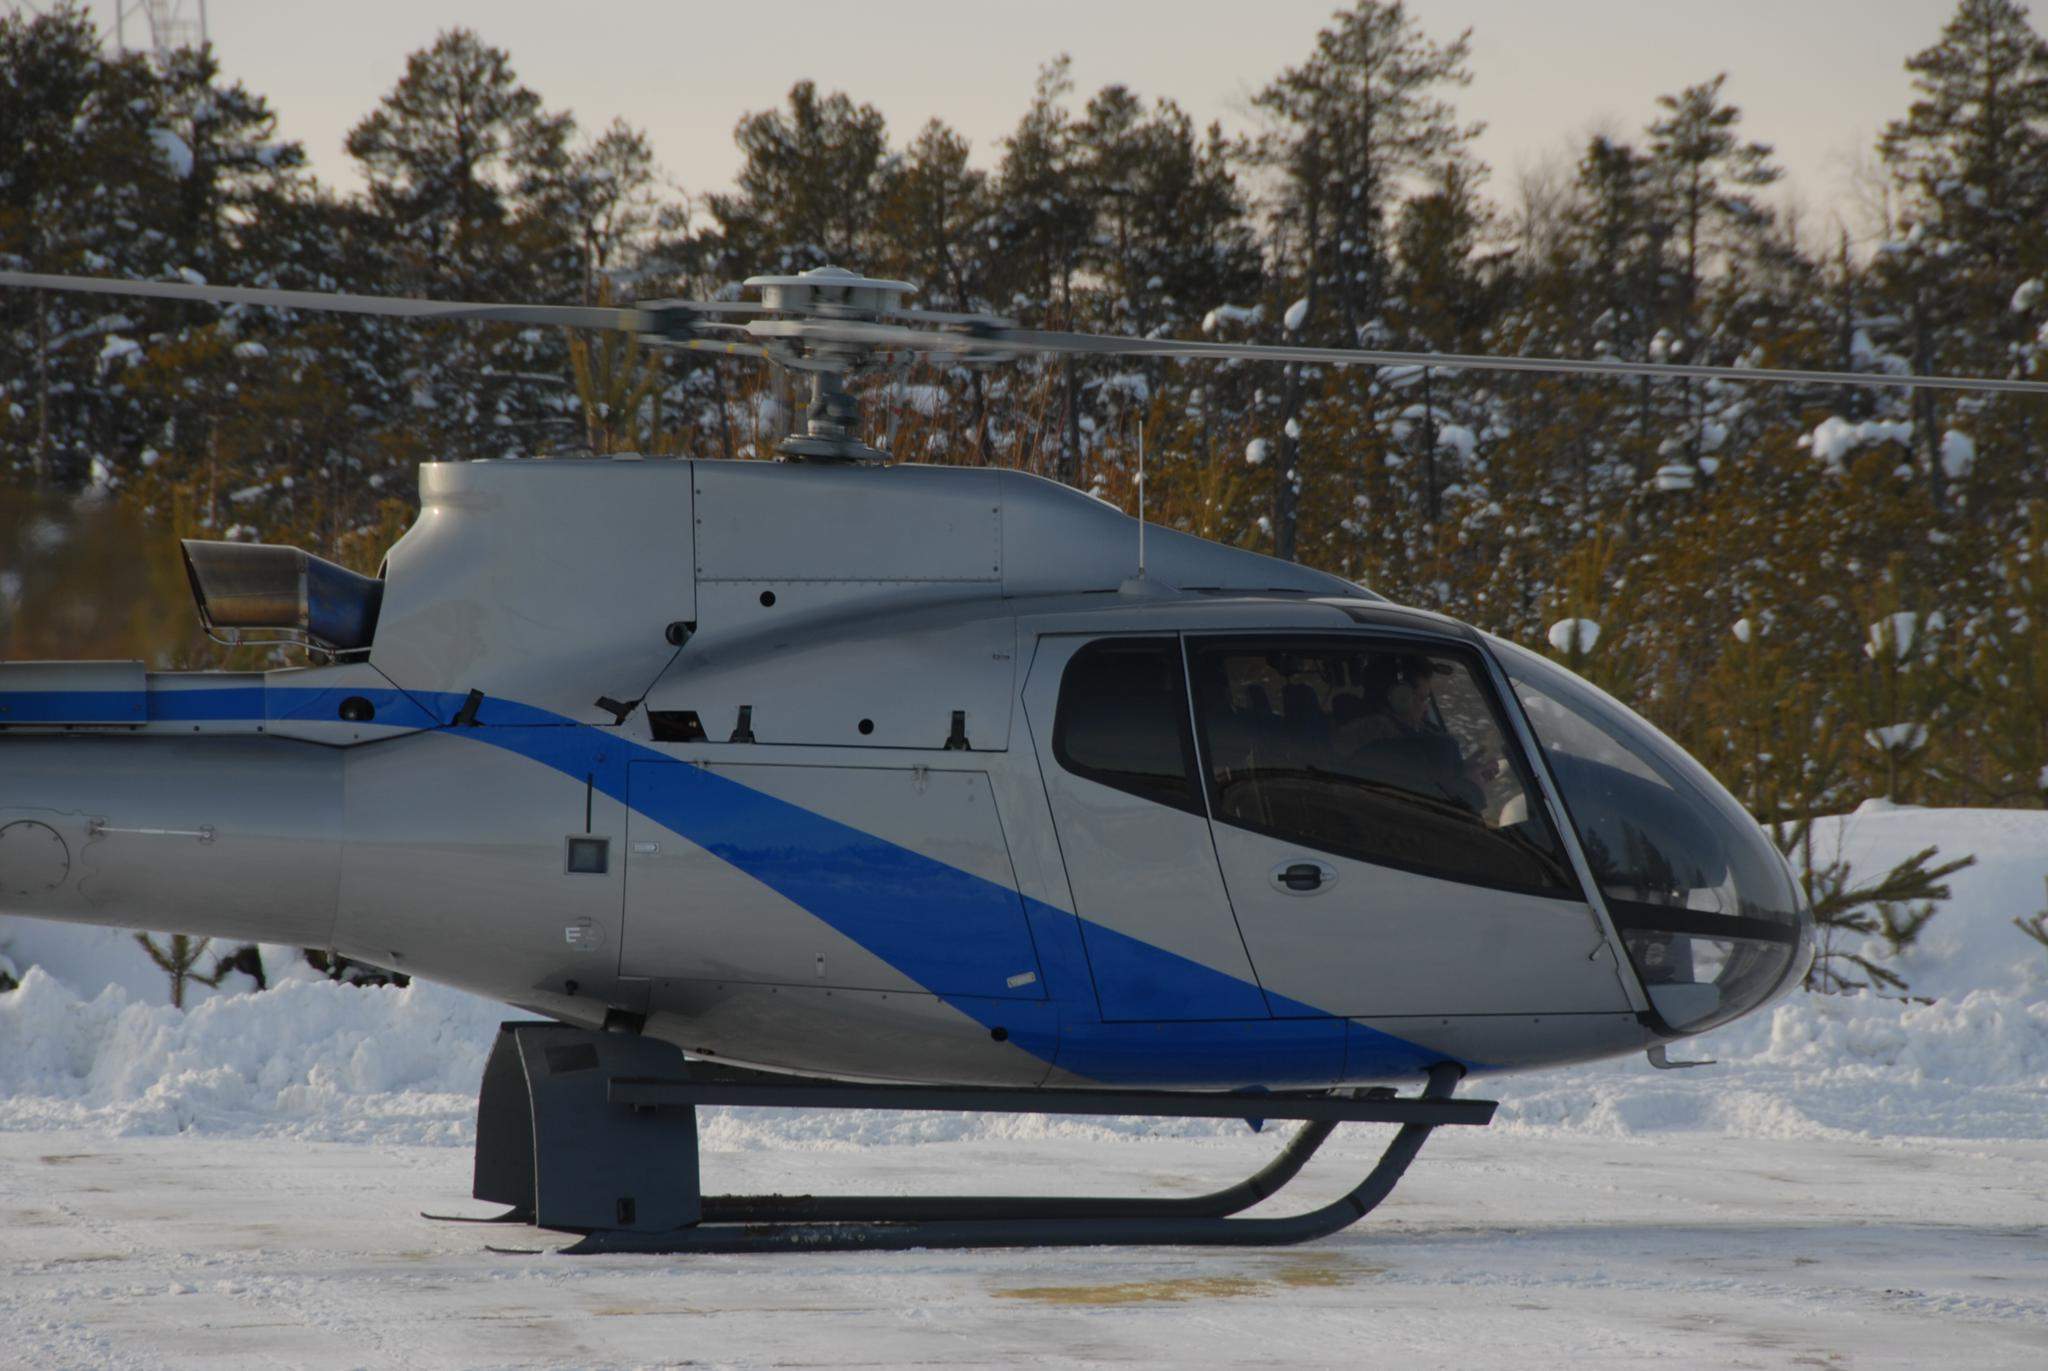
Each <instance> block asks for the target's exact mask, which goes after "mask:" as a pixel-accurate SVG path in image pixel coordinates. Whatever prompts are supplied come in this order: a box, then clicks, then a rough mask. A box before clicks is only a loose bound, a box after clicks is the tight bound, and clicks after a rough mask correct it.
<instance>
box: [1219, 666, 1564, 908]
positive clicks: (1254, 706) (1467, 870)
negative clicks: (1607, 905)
mask: <svg viewBox="0 0 2048 1371" xmlns="http://www.w3.org/2000/svg"><path fill="white" fill-rule="evenodd" d="M1188 646H1189V663H1190V670H1191V671H1192V674H1193V678H1194V686H1195V709H1196V715H1197V717H1198V719H1199V721H1200V741H1201V752H1202V759H1203V762H1204V765H1205V767H1206V770H1207V773H1208V783H1209V798H1210V807H1211V812H1212V814H1213V816H1214V818H1215V820H1216V821H1217V822H1218V823H1227V824H1234V825H1236V826H1238V827H1241V828H1248V829H1251V830H1253V831H1255V832H1259V833H1264V834H1267V835H1269V836H1272V837H1276V838H1280V839H1282V840H1284V841H1289V842H1298V843H1301V844H1303V845H1305V846H1307V847H1311V848H1315V849H1317V850H1320V851H1324V852H1330V853H1334V854H1336V855H1339V856H1346V857H1355V858H1357V859H1359V860H1361V861H1368V862H1376V863H1379V864H1381V865H1385V866H1394V867H1400V868H1403V869H1405V870H1411V871H1420V872H1423V873H1425V874H1428V875H1434V876H1443V877H1447V878H1449V879H1451V880H1456V881H1463V882H1466V883H1469V884H1475V885H1487V886H1495V887H1499V888H1502V889H1509V890H1521V891H1532V892H1535V893H1539V894H1545V895H1559V896H1576V895H1578V894H1579V888H1578V882H1577V881H1576V880H1575V879H1574V878H1573V876H1572V874H1571V870H1570V867H1569V865H1568V863H1567V861H1566V858H1565V855H1564V849H1563V846H1562V844H1561V843H1560V841H1559V839H1558V835H1557V833H1556V831H1555V830H1554V829H1553V828H1552V827H1551V825H1550V822H1549V819H1548V817H1547V815H1546V813H1545V811H1544V809H1543V807H1542V806H1541V804H1540V803H1537V802H1535V801H1534V799H1533V798H1532V797H1533V796H1534V794H1535V791H1534V788H1533V786H1532V785H1531V783H1530V779H1529V774H1528V771H1527V769H1526V766H1525V763H1524V762H1523V760H1522V758H1521V757H1520V756H1519V755H1518V753H1517V751H1516V749H1515V748H1514V747H1513V746H1512V745H1511V744H1510V743H1509V741H1508V737H1507V733H1506V730H1505V729H1504V727H1503V726H1502V722H1501V715H1500V713H1499V710H1498V707H1497V706H1496V704H1495V703H1494V701H1493V700H1492V698H1491V696H1490V695H1489V694H1488V692H1487V690H1486V688H1485V687H1484V686H1483V685H1482V684H1481V680H1482V678H1481V676H1480V674H1479V663H1478V661H1477V660H1476V658H1474V657H1473V656H1472V655H1471V654H1470V653H1468V652H1465V651H1463V650H1461V649H1457V648H1452V647H1448V646H1445V647H1438V646H1434V645H1430V646H1424V645H1419V644H1415V643H1410V642H1399V641H1378V640H1365V639H1359V638H1354V637H1345V638H1341V639H1339V638H1310V639H1301V640H1275V639H1258V640H1248V639H1203V638H1195V639H1190V640H1189V645H1188Z"/></svg>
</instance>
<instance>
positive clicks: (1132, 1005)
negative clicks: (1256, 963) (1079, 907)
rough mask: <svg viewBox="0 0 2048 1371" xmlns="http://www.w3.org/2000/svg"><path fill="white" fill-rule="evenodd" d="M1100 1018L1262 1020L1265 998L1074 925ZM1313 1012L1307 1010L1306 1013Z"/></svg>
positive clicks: (1162, 954)
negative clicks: (1083, 943)
mask: <svg viewBox="0 0 2048 1371" xmlns="http://www.w3.org/2000/svg"><path fill="white" fill-rule="evenodd" d="M1079 922H1080V923H1081V925H1082V930H1083V932H1082V936H1083V937H1084V939H1085V940H1086V942H1087V944H1088V965H1089V967H1090V968H1091V969H1092V970H1093V971H1094V973H1095V989H1096V993H1097V994H1098V995H1099V996H1100V997H1101V1002H1102V1004H1103V1006H1104V1012H1105V1014H1106V1015H1107V1016H1108V1017H1110V1018H1114V1019H1123V1020H1131V1021H1135V1022H1151V1021H1155V1020H1163V1019H1264V1018H1269V1017H1271V1015H1270V1014H1269V1013H1268V1012H1267V1009H1266V997H1265V996H1264V995H1262V994H1260V993H1259V987H1258V986H1257V985H1255V984H1253V983H1252V982H1250V981H1247V980H1242V979H1240V978H1239V977H1236V976H1232V975H1228V974H1226V973H1225V972H1221V971H1217V970H1215V969H1213V968H1211V967H1208V966H1204V965H1203V964H1202V963H1200V962H1197V961H1192V960H1190V959H1188V958H1186V957H1180V956H1176V955H1175V954H1173V953H1171V952H1166V951H1164V950H1162V949H1160V948H1157V947H1154V946H1153V945H1152V944H1151V943H1148V942H1144V941H1142V940H1140V939H1138V938H1133V937H1131V936H1130V935H1129V934H1127V933H1119V932H1118V931H1116V930H1115V929H1113V928H1110V927H1108V926H1106V925H1104V924H1101V923H1098V922H1096V921H1095V920H1093V919H1083V920H1079ZM1311 1012H1313V1011H1311Z"/></svg>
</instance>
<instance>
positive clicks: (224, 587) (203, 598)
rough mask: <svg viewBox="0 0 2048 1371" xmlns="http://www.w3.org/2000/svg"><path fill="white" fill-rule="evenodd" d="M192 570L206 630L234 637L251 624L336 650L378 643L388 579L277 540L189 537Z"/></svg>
mask: <svg viewBox="0 0 2048 1371" xmlns="http://www.w3.org/2000/svg"><path fill="white" fill-rule="evenodd" d="M179 546H180V547H181V548H183V549H184V553H185V575H186V577H187V578H188V579H189V580H190V581H191V582H192V598H193V599H194V600H196V601H197V602H198V604H199V621H200V622H201V623H203V624H205V625H206V631H207V632H208V633H209V634H212V635H213V636H215V637H217V638H222V639H225V640H226V641H228V642H239V641H241V635H242V634H243V633H245V632H248V631H250V630H256V631H259V632H274V633H281V634H284V635H286V636H287V637H288V638H289V639H290V640H292V641H295V642H307V643H311V644H313V645H315V646H317V647H322V648H326V649H328V650H329V651H333V652H353V651H356V650H358V649H360V648H366V647H368V646H369V645H370V640H371V639H372V638H374V637H375V636H376V633H377V612H378V611H379V610H380V609H381V608H383V604H384V583H383V582H382V581H379V580H376V579H374V578H372V577H369V576H359V575H357V574H356V573H355V572H353V571H350V570H349V569H348V568H347V567H344V566H337V565H335V564H334V563H333V562H330V561H327V560H326V559H325V558H322V557H315V556H314V555H313V554H312V553H310V552H302V551H301V550H299V549H298V548H295V547H282V546H279V545H278V544H275V543H209V542H202V541H200V540H198V539H195V538H187V539H184V540H183V541H182V542H181V543H180V544H179Z"/></svg>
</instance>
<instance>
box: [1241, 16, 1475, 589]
mask: <svg viewBox="0 0 2048 1371" xmlns="http://www.w3.org/2000/svg"><path fill="white" fill-rule="evenodd" d="M1469 52H1470V34H1469V33H1466V34H1461V35H1459V36H1458V37H1457V38H1455V39H1453V40H1452V41H1451V42H1450V43H1448V44H1443V45H1439V44H1437V43H1435V42H1433V41H1432V40H1430V39H1429V38H1428V37H1427V36H1426V35H1425V34H1424V33H1423V32H1422V29H1421V26H1420V25H1419V24H1418V23H1417V22H1416V21H1415V20H1414V18H1413V17H1412V16H1410V15H1409V13H1408V11H1407V9H1406V8H1405V7H1404V6H1403V5H1401V4H1400V3H1398V0H1397V2H1396V3H1392V4H1386V3H1381V0H1358V3H1357V4H1355V5H1354V6H1353V7H1352V8H1351V9H1349V10H1341V11H1339V12H1338V13H1337V14H1336V15H1335V16H1334V19H1333V21H1332V23H1331V25H1330V27H1328V28H1325V29H1323V30H1322V31H1321V32H1320V33H1318V34H1317V35H1316V48H1315V52H1314V53H1313V55H1311V56H1310V58H1309V59H1308V60H1307V61H1305V62H1303V63H1302V64H1301V65H1299V66H1296V67H1291V68H1289V69H1288V70H1286V71H1284V72H1282V73H1281V74H1280V76H1279V77H1278V78H1276V79H1275V80H1274V81H1273V82H1271V83H1270V84H1269V85H1267V86H1266V87H1265V89H1263V90H1261V91H1260V92H1259V94H1258V95H1257V96H1256V97H1255V98H1254V102H1253V103H1254V104H1255V105H1256V106H1257V107H1258V108H1259V109H1261V110H1262V111H1264V112H1265V113H1266V114H1267V115H1268V116H1269V117H1270V118H1271V119H1272V120H1273V121H1274V124H1275V125H1276V127H1275V129H1274V131H1273V132H1272V133H1270V134H1268V135H1267V136H1266V137H1265V138H1264V139H1263V140H1262V142H1261V143H1260V145H1259V147H1258V158H1259V160H1260V161H1261V162H1262V163H1263V164H1264V165H1266V166H1267V167H1269V168H1271V169H1272V171H1273V172H1274V173H1275V175H1276V177H1277V188H1276V191H1275V195H1274V198H1273V204H1272V212H1273V215H1274V217H1275V221H1276V225H1278V226H1281V227H1282V228H1283V232H1284V236H1282V237H1280V238H1278V240H1277V241H1276V242H1275V245H1274V247H1275V251H1276V253H1278V254H1280V255H1281V260H1282V262H1283V263H1284V265H1285V270H1286V274H1287V275H1288V276H1289V277H1290V278H1292V279H1293V280H1294V281H1297V282H1298V283H1299V284H1298V286H1296V287H1295V288H1296V289H1298V290H1299V291H1300V297H1299V299H1298V301H1296V302H1295V303H1294V304H1292V305H1289V306H1287V307H1286V308H1285V309H1284V311H1283V320H1282V321H1283V323H1285V324H1286V326H1287V331H1288V332H1289V334H1290V335H1293V337H1294V339H1296V340H1298V341H1301V342H1305V343H1327V344H1334V345H1337V346H1353V347H1355V346H1359V345H1361V344H1365V343H1371V342H1377V341H1381V338H1382V336H1383V335H1382V333H1381V332H1379V330H1383V329H1384V321H1383V320H1382V319H1381V318H1380V314H1381V310H1382V307H1383V305H1384V303H1385V301H1386V297H1387V293H1388V288H1389V283H1388V277H1389V269H1390V263H1391V259H1392V242H1391V233H1390V231H1389V222H1390V217H1391V213H1392V210H1393V207H1394V206H1395V205H1396V204H1397V202H1398V198H1399V195H1400V192H1401V188H1402V178H1404V177H1405V176H1407V175H1409V174H1412V173H1415V172H1419V171H1422V170H1424V169H1426V168H1428V167H1430V166H1433V165H1436V164H1437V163H1439V162H1441V161H1442V160H1443V159H1445V158H1446V157H1449V156H1451V155H1453V154H1454V153H1455V152H1456V151H1457V150H1458V149H1459V148H1461V147H1463V146H1464V144H1466V143H1467V142H1469V141H1470V140H1471V138H1473V137H1474V136H1475V135H1476V134H1477V133H1478V128H1477V127H1476V126H1465V125H1461V124H1459V123H1458V122H1457V119H1456V115H1455V111H1454V110H1453V109H1452V107H1451V106H1450V104H1449V103H1448V102H1446V101H1445V100H1444V99H1443V98H1442V97H1441V96H1440V95H1439V93H1438V92H1439V91H1440V90H1441V89H1442V88H1443V87H1445V86H1451V87H1456V86H1462V85H1465V84H1468V83H1469V82H1470V81H1471V72H1470V69H1469V68H1468V66H1467V65H1466V63H1467V59H1468V55H1469ZM1320 379H1321V378H1320V377H1314V378H1311V377H1308V376H1305V375H1303V373H1302V369H1301V368H1299V367H1289V368H1287V369H1286V375H1285V387H1284V390H1283V394H1282V398H1281V402H1280V406H1279V410H1278V414H1277V418H1278V427H1279V430H1280V431H1279V433H1278V435H1277V436H1276V438H1275V440H1274V446H1275V447H1276V448H1277V449H1278V457H1277V460H1275V461H1274V463H1273V510H1272V517H1271V523H1272V530H1273V551H1274V553H1275V555H1277V556H1280V557H1286V558H1292V557H1294V556H1295V555H1296V550H1297V546H1298V541H1299V538H1298V535H1299V528H1298V524H1299V502H1300V498H1301V493H1302V492H1301V486H1302V481H1303V468H1304V466H1305V465H1306V464H1305V463H1303V462H1302V461H1301V459H1300V455H1299V452H1298V442H1299V439H1298V436H1297V435H1298V434H1299V433H1300V431H1301V428H1302V416H1303V410H1304V407H1305V406H1306V405H1307V404H1308V402H1309V383H1310V381H1311V380H1315V381H1320ZM1349 384H1351V385H1353V386H1356V385H1357V384H1358V383H1357V382H1356V381H1352V382H1350V383H1349Z"/></svg>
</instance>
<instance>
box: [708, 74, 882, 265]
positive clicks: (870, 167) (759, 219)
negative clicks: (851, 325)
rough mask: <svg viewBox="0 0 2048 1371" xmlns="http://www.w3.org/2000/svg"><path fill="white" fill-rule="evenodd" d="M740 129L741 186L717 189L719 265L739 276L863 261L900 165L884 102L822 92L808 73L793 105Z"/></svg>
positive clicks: (792, 95) (713, 200) (761, 114)
mask: <svg viewBox="0 0 2048 1371" xmlns="http://www.w3.org/2000/svg"><path fill="white" fill-rule="evenodd" d="M733 137H734V139H735V141H737V142H738V144H739V148H740V157H741V162H740V169H739V174H738V175H737V176H736V177H735V178H734V181H735V184H736V186H737V189H736V190H734V191H733V192H731V193H729V194H718V195H713V196H711V197H710V210H711V215H712V217H713V218H714V219H715V220H716V221H717V223H718V229H719V234H720V237H721V239H722V243H721V246H722V249H723V252H722V256H721V267H720V269H721V270H722V271H723V272H725V273H726V274H727V275H728V276H730V277H732V278H733V279H734V280H735V281H737V279H738V278H739V277H741V276H746V275H753V274H761V273H776V272H796V271H804V270H807V269H809V268H811V267H820V266H842V267H848V268H850V269H857V268H858V267H859V266H860V264H861V262H862V259H863V257H864V255H865V253H866V252H867V250H868V249H869V247H870V246H871V244H872V241H873V233H874V225H875V215H876V212H877V210H878V208H879V207H880V204H881V201H882V197H883V193H884V190H885V186H886V183H887V180H888V173H889V172H890V171H891V170H892V167H893V161H892V157H891V154H890V152H889V137H888V126H887V124H886V122H885V121H884V120H883V118H882V114H881V111H879V110H877V109H876V108H875V107H874V106H873V105H865V104H864V105H856V104H855V103H854V102H853V101H852V99H851V98H849V97H848V96H847V95H846V94H845V93H844V92H842V91H834V92H832V93H831V94H830V95H824V96H820V95H819V94H818V88H817V86H816V85H815V84H813V83H812V82H810V81H799V82H797V83H796V84H795V85H794V86H792V87H790V91H789V102H788V109H787V110H786V111H785V110H775V109H770V110H759V111H757V112H755V113H753V114H749V115H747V116H745V117H744V118H742V119H741V120H740V122H739V126H738V128H737V129H735V130H734V132H733Z"/></svg>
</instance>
